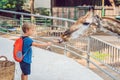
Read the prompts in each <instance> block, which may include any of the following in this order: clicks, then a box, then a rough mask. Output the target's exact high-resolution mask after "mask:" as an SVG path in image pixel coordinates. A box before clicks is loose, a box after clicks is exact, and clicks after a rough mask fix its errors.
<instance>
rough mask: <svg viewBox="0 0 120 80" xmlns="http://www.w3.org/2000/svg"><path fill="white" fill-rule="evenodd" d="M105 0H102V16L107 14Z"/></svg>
mask: <svg viewBox="0 0 120 80" xmlns="http://www.w3.org/2000/svg"><path fill="white" fill-rule="evenodd" d="M104 6H105V0H102V17H103V16H105V7H104Z"/></svg>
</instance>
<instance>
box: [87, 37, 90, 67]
mask: <svg viewBox="0 0 120 80" xmlns="http://www.w3.org/2000/svg"><path fill="white" fill-rule="evenodd" d="M89 63H90V37H88V47H87V67H88V68H89Z"/></svg>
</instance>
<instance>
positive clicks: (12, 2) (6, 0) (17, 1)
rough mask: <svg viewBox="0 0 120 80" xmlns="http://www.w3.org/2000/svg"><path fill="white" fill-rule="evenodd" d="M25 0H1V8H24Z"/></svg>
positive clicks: (18, 9)
mask: <svg viewBox="0 0 120 80" xmlns="http://www.w3.org/2000/svg"><path fill="white" fill-rule="evenodd" d="M24 1H25V0H1V1H0V8H1V9H7V10H8V9H9V10H17V11H20V10H22V6H23V4H24Z"/></svg>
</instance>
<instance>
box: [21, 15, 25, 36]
mask: <svg viewBox="0 0 120 80" xmlns="http://www.w3.org/2000/svg"><path fill="white" fill-rule="evenodd" d="M23 20H24V16H23V15H21V18H20V35H22V25H23Z"/></svg>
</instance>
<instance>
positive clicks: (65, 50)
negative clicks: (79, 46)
mask: <svg viewBox="0 0 120 80" xmlns="http://www.w3.org/2000/svg"><path fill="white" fill-rule="evenodd" d="M64 55H65V56H67V44H66V42H64Z"/></svg>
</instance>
